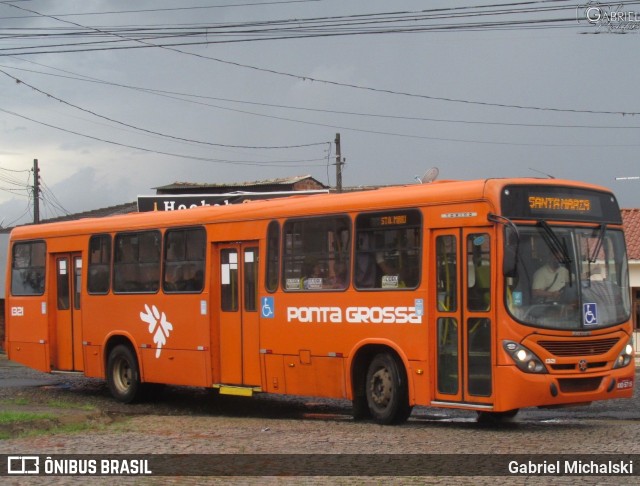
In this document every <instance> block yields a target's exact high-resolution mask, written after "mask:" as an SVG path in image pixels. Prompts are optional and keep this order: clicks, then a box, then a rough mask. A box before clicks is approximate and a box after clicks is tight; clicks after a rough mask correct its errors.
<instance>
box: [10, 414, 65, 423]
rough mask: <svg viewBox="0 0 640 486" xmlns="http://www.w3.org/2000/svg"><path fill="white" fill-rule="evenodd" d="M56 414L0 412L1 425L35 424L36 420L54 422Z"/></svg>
mask: <svg viewBox="0 0 640 486" xmlns="http://www.w3.org/2000/svg"><path fill="white" fill-rule="evenodd" d="M55 418H56V416H55V414H52V413H42V412H14V411H4V412H0V424H14V423H17V422H33V421H35V420H52V419H55Z"/></svg>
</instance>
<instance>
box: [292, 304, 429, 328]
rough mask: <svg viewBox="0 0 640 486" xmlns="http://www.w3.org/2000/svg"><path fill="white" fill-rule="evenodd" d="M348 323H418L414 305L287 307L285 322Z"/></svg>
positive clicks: (417, 314) (419, 319)
mask: <svg viewBox="0 0 640 486" xmlns="http://www.w3.org/2000/svg"><path fill="white" fill-rule="evenodd" d="M293 321H298V322H303V323H324V322H333V323H340V322H348V323H350V324H368V323H371V324H420V323H422V315H421V313H419V312H416V308H415V307H347V308H346V309H345V311H344V312H343V310H342V308H340V307H287V322H293Z"/></svg>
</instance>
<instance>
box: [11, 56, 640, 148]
mask: <svg viewBox="0 0 640 486" xmlns="http://www.w3.org/2000/svg"><path fill="white" fill-rule="evenodd" d="M16 59H18V60H20V61H23V62H28V63H32V64H36V65H39V66H43V67H46V68H48V69H55V70H57V71H61V72H63V73H66V74H69V76H63V75H60V74H54V73H46V72H43V71H37V70H33V69H25V68H18V67H14V66H6V65H0V67H1V68H4V69H12V70H16V71H24V72H30V73H35V74H40V75H44V76H52V77H59V78H63V79H71V80H75V81H80V82H86V83H96V84H103V85H107V86H115V87H118V88H124V89H129V90H133V91H142V92H145V93H149V94H155V95H157V96H163V97H167V98H170V99H174V100H179V101H185V102H188V103H195V104H199V105H203V106H210V107H213V108H218V109H228V108H225V107H220V106H216V105H211V104H208V103H199V102H197V101H193V100H191V99H185V98H184V97H186V98H195V99H204V100H215V101H223V102H228V103H237V104H245V105H252V106H261V107H267V108H281V109H287V110H295V111H307V112H314V113H325V114H337V115H349V116H358V117H368V118H381V119H392V120H407V121H419V122H436V123H460V124H469V125H490V126H506V127H531V128H593V129H616V130H618V129H638V128H640V125H586V124H561V123H522V122H492V121H487V120H464V119H445V118H431V117H417V116H407V115H390V114H384V113H367V112H356V111H344V110H330V109H320V108H311V107H304V106H292V105H283V104H276V103H263V102H256V101H247V100H238V99H231V98H220V97H215V96H207V95H198V94H193V93H182V92H177V91H168V90H159V89H154V88H145V87H141V86H133V85H128V84H123V83H116V82H112V81H107V80H104V79H98V78H93V77H89V76H84V75H81V74H77V73H73V72H70V71H67V70H64V69H59V68H54V67H51V66H47V65H45V64H41V63H38V62H34V61H32V60H28V59H21V58H19V57H16ZM0 72H4V71H2V70H0ZM4 74H7V73H4ZM10 77H12V76H10ZM14 79H16V78H14ZM22 82H23V83H24V81H22ZM24 84H25V85H27V83H24ZM27 86H28V85H27ZM247 113H250V112H247ZM293 121H295V120H293ZM323 143H326V142H319V143H316V144H309V145H322V144H323ZM298 146H305V145H297V146H296V147H298Z"/></svg>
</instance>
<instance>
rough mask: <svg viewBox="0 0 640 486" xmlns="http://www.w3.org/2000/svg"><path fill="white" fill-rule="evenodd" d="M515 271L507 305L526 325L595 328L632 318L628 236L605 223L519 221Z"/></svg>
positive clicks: (507, 290) (566, 328)
mask: <svg viewBox="0 0 640 486" xmlns="http://www.w3.org/2000/svg"><path fill="white" fill-rule="evenodd" d="M518 233H519V244H518V251H517V267H516V272H515V274H514V276H509V277H506V285H505V288H506V295H505V299H506V302H507V307H508V309H509V312H510V313H511V315H512V316H513V317H514V318H515V319H517V320H518V321H519V322H521V323H523V324H528V325H531V326H535V327H542V328H549V329H563V330H579V331H585V330H591V329H598V328H603V327H608V326H612V325H615V324H620V323H622V322H624V321H626V320H628V319H629V315H630V308H631V305H630V293H629V269H628V266H627V263H626V262H627V259H626V251H625V245H624V235H623V233H622V231H619V230H614V229H609V228H607V225H606V224H604V223H603V224H601V225H599V226H597V227H591V228H578V227H567V226H556V225H553V226H551V225H548V224H547V223H545V222H544V221H542V222H540V223H538V224H537V225H535V226H531V225H527V226H525V225H518Z"/></svg>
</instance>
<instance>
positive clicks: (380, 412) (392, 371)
mask: <svg viewBox="0 0 640 486" xmlns="http://www.w3.org/2000/svg"><path fill="white" fill-rule="evenodd" d="M365 389H366V397H367V405H368V406H369V411H370V412H371V417H372V418H373V420H375V421H376V422H377V423H379V424H382V425H390V424H398V423H402V422H404V421H405V420H407V418H408V417H409V415H410V414H411V408H412V407H410V406H409V389H408V386H407V379H406V375H405V371H404V367H403V366H402V363H401V362H400V361H399V360H398V358H396V357H395V356H394V355H391V354H389V353H380V354H377V355H376V356H375V357H374V358H373V359H372V360H371V363H370V364H369V369H368V370H367V380H366V386H365Z"/></svg>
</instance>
